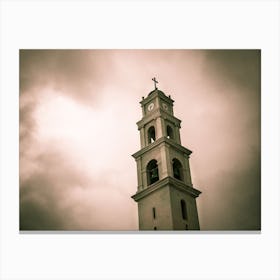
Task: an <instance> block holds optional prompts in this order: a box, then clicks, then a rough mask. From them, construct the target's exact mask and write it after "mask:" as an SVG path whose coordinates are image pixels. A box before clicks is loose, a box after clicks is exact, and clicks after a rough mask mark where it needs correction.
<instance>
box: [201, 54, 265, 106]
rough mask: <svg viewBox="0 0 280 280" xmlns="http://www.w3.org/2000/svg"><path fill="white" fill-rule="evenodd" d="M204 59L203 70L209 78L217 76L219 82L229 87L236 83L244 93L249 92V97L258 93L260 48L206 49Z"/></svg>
mask: <svg viewBox="0 0 280 280" xmlns="http://www.w3.org/2000/svg"><path fill="white" fill-rule="evenodd" d="M205 59H206V63H205V64H204V65H205V68H204V71H205V72H206V74H207V75H209V77H210V78H216V77H218V80H219V82H220V83H224V84H226V85H228V86H229V87H231V86H232V84H236V85H237V86H238V87H239V88H240V89H241V90H243V91H244V90H246V94H248V93H251V95H250V96H248V97H249V98H252V97H254V96H256V95H259V92H260V83H261V79H260V75H261V72H260V71H261V68H260V64H261V51H260V50H207V51H205ZM252 95H253V96H252ZM253 101H255V100H253Z"/></svg>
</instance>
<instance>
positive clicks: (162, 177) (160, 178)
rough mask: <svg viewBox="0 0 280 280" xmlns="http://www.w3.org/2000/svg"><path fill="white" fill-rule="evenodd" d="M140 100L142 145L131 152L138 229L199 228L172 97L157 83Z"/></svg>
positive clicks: (195, 195)
mask: <svg viewBox="0 0 280 280" xmlns="http://www.w3.org/2000/svg"><path fill="white" fill-rule="evenodd" d="M152 80H153V81H154V83H155V89H154V90H153V91H151V92H150V93H149V94H148V96H147V97H146V98H144V97H143V99H142V101H141V102H140V104H141V107H142V119H141V120H140V121H138V122H137V126H138V130H139V131H140V142H141V149H140V150H139V151H138V152H136V153H135V154H133V157H134V158H135V160H136V163H137V180H138V187H137V192H136V194H135V195H133V196H132V198H133V199H134V200H135V201H136V202H137V203H138V216H139V229H140V230H199V220H198V212H197V206H196V198H197V197H198V196H199V194H200V193H201V192H200V191H199V190H197V189H195V188H194V187H193V185H192V180H191V174H190V167H189V156H190V154H191V153H192V152H191V151H190V150H188V149H187V148H185V147H183V146H182V145H181V139H180V123H181V121H180V120H179V119H177V118H176V117H175V116H174V113H173V103H174V100H172V99H171V97H170V96H166V95H165V94H164V93H163V92H162V91H160V90H159V89H158V88H157V86H156V84H157V83H158V82H157V81H156V79H155V78H153V79H152Z"/></svg>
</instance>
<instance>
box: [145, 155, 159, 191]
mask: <svg viewBox="0 0 280 280" xmlns="http://www.w3.org/2000/svg"><path fill="white" fill-rule="evenodd" d="M158 180H159V176H158V165H157V161H156V160H155V159H153V160H151V161H150V162H149V163H148V165H147V183H148V186H149V185H151V184H153V183H154V182H156V181H158Z"/></svg>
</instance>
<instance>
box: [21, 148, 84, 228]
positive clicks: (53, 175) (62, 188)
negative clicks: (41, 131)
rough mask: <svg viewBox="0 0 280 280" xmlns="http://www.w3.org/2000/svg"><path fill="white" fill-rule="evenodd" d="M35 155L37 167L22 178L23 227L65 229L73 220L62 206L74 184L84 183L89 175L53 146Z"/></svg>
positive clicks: (82, 184) (80, 185) (82, 185)
mask: <svg viewBox="0 0 280 280" xmlns="http://www.w3.org/2000/svg"><path fill="white" fill-rule="evenodd" d="M45 148H46V152H44V153H42V154H40V155H38V156H37V157H36V158H35V159H33V164H34V165H35V166H36V169H35V170H34V171H33V172H32V173H31V174H30V176H28V177H27V178H25V179H22V180H21V181H20V185H21V187H20V229H21V230H31V229H34V230H55V229H57V230H62V229H65V227H66V226H67V224H68V223H69V222H70V223H71V222H72V221H71V219H72V218H71V211H70V212H69V211H65V210H63V205H64V204H65V203H67V201H69V194H70V193H71V192H73V189H74V188H82V187H84V186H85V181H86V175H85V174H83V172H82V170H79V168H78V166H75V165H74V164H73V163H71V161H70V160H69V159H67V157H66V156H65V155H61V154H60V153H59V151H57V150H55V149H54V148H51V147H48V148H47V147H45Z"/></svg>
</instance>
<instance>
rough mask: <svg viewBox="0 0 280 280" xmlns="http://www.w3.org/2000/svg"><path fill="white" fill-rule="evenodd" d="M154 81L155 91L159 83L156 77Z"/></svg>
mask: <svg viewBox="0 0 280 280" xmlns="http://www.w3.org/2000/svg"><path fill="white" fill-rule="evenodd" d="M152 81H154V83H155V90H156V89H157V83H158V81H157V80H156V78H155V77H154V78H152Z"/></svg>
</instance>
